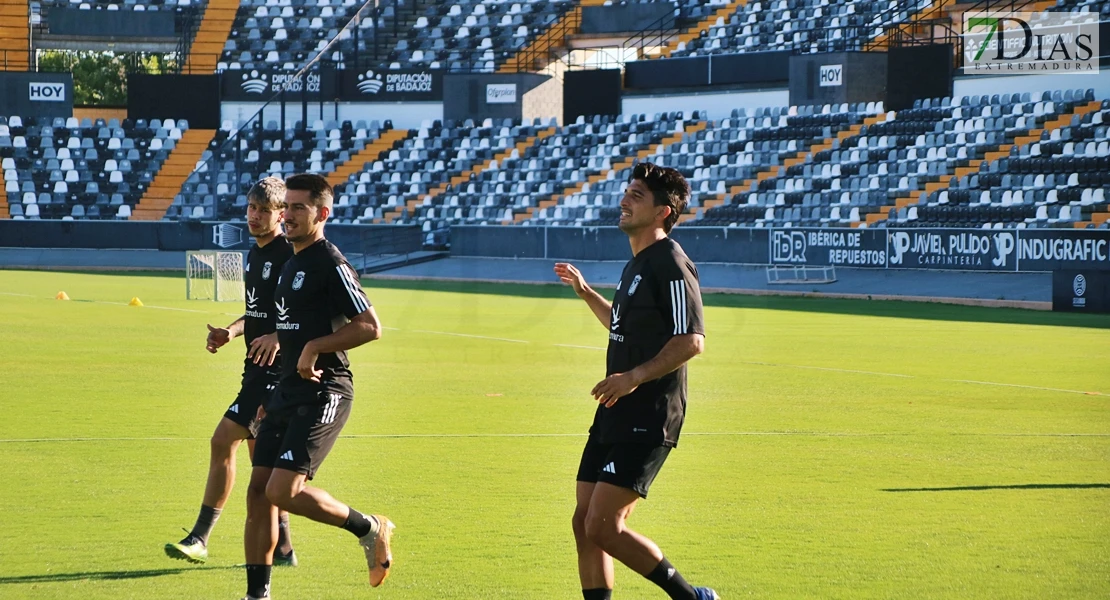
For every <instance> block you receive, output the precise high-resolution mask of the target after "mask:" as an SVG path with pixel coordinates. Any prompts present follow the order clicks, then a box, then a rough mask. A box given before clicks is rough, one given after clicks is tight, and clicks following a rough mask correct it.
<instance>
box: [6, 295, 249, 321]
mask: <svg viewBox="0 0 1110 600" xmlns="http://www.w3.org/2000/svg"><path fill="white" fill-rule="evenodd" d="M0 296H19V297H21V298H38V299H40V300H54V298H51V297H49V296H36V295H34V294H16V293H13V292H0ZM69 302H77V303H81V304H107V305H110V306H131V305H130V304H128V303H126V302H112V301H110V300H86V299H83V298H70V299H69ZM138 308H154V309H157V310H174V311H177V312H187V313H197V314H202V315H212V314H219V315H228V316H241V314H234V313H212V312H209V311H206V310H196V309H194V308H176V307H173V306H157V305H154V304H144V305H142V306H141V307H138Z"/></svg>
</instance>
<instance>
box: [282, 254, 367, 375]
mask: <svg viewBox="0 0 1110 600" xmlns="http://www.w3.org/2000/svg"><path fill="white" fill-rule="evenodd" d="M328 298H329V302H330V304H331V306H330V308H331V309H332V310H333V311H334V313H333V314H342V315H343V316H344V317H347V319H348V322H347V324H345V325H343V326H342V327H340V328H339V329H336V330H335V331H334V332H333V333H330V334H328V335H325V336H323V337H318V338H316V339H314V340H311V341H310V342H308V343H307V344H305V346H304V349H303V350H302V351H301V356H300V358H299V359H298V360H297V372H299V373H300V375H301V377H304V378H305V379H308V380H311V381H315V382H317V383H319V381H320V376H321V375H323V371H322V370H320V369H317V368H316V359H317V358H319V357H320V355H321V354H328V353H332V352H345V351H347V350H350V349H351V348H357V347H359V346H361V345H363V344H365V343H367V342H372V341H374V340H376V339H378V338H380V337H382V323H381V321H380V320H379V319H378V313H377V312H376V311H375V310H374V307H373V306H372V305H371V304H370V299H369V298H367V297H366V292H365V291H363V289H362V284H361V283H360V282H359V278H358V273H357V272H355V270H354V268H353V267H351V265H349V264H347V263H343V264H339V265H336V266H335V270H333V271H331V273H330V274H329V279H328Z"/></svg>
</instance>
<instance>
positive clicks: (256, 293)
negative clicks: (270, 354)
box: [243, 235, 293, 371]
mask: <svg viewBox="0 0 1110 600" xmlns="http://www.w3.org/2000/svg"><path fill="white" fill-rule="evenodd" d="M291 256H293V245H292V244H290V243H289V240H287V239H285V236H282V235H279V236H277V237H275V238H274V239H273V240H271V241H270V243H269V244H266V245H265V246H262V247H259V246H258V245H257V244H255V245H254V246H252V247H251V250H250V252H249V253H248V254H247V266H246V268H245V270H244V273H243V284H244V287H245V288H246V289H245V292H246V299H247V301H246V304H247V307H246V311H244V312H243V341H244V342H246V344H247V348H250V346H251V342H253V341H254V340H255V338H258V337H260V336H263V335H266V334H270V333H273V332H274V326H275V323H276V322H277V314H276V313H275V311H274V290H276V289H277V282H278V277H279V276H280V275H281V268H282V267H283V266H285V263H286V261H288V260H289V257H291ZM276 362H277V361H275V363H276ZM244 364H245V365H246V370H247V371H263V370H266V367H260V366H258V365H256V364H254V362H253V361H251V360H250V359H246V362H245V363H244Z"/></svg>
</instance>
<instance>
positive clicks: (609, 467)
mask: <svg viewBox="0 0 1110 600" xmlns="http://www.w3.org/2000/svg"><path fill="white" fill-rule="evenodd" d="M602 471H604V472H606V473H612V474H613V475H616V474H617V467H616V465H615V464H613V463H609V464H607V465H605V468H604V469H602Z"/></svg>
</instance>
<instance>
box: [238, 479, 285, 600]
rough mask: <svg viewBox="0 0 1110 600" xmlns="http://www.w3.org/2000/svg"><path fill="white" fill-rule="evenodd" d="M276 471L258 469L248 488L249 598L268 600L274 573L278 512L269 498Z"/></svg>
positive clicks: (245, 542)
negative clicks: (271, 479) (269, 490)
mask: <svg viewBox="0 0 1110 600" xmlns="http://www.w3.org/2000/svg"><path fill="white" fill-rule="evenodd" d="M272 471H273V469H270V468H267V467H254V469H252V470H251V480H250V484H249V485H248V486H247V523H246V526H245V528H244V531H243V546H244V547H243V550H244V554H245V555H246V559H247V598H249V599H257V598H268V597H269V595H270V570H271V568H272V566H273V555H274V548H276V547H277V538H278V509H277V507H276V506H274V505H273V504H272V503H271V502H270V500H269V499H268V498H267V497H266V484H267V483H268V482H269V481H270V474H271V472H272Z"/></svg>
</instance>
